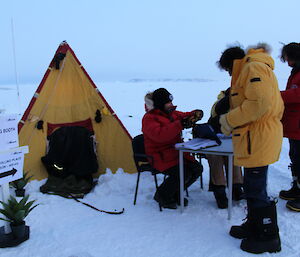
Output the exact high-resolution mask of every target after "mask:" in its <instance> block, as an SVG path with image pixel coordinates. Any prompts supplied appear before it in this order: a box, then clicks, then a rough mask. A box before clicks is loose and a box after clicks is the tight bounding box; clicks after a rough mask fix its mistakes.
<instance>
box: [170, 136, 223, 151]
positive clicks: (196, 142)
mask: <svg viewBox="0 0 300 257" xmlns="http://www.w3.org/2000/svg"><path fill="white" fill-rule="evenodd" d="M217 145H218V144H217V143H216V141H214V140H210V139H204V138H194V139H193V140H190V141H187V142H183V143H177V144H176V145H175V148H181V147H183V148H186V149H192V150H198V149H201V148H207V147H212V146H217Z"/></svg>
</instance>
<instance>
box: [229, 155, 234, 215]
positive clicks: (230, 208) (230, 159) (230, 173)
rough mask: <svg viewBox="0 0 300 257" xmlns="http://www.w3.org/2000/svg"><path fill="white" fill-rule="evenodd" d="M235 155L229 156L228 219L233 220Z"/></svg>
mask: <svg viewBox="0 0 300 257" xmlns="http://www.w3.org/2000/svg"><path fill="white" fill-rule="evenodd" d="M232 165H233V155H229V156H228V219H229V220H230V219H231V210H232V172H233V167H232Z"/></svg>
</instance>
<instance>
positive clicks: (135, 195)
mask: <svg viewBox="0 0 300 257" xmlns="http://www.w3.org/2000/svg"><path fill="white" fill-rule="evenodd" d="M140 175H141V173H140V172H139V171H138V175H137V180H136V187H135V194H134V201H133V205H135V204H136V198H137V193H138V189H139V182H140Z"/></svg>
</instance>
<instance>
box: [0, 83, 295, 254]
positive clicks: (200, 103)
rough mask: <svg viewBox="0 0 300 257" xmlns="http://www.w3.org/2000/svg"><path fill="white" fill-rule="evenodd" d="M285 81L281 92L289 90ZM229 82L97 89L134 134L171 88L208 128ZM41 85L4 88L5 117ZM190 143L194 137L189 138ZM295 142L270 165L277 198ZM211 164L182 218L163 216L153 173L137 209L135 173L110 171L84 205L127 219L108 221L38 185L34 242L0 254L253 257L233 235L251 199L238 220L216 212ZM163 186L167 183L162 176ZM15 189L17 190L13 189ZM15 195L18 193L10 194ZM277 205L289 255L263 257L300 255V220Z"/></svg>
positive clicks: (286, 181) (31, 188)
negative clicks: (147, 102)
mask: <svg viewBox="0 0 300 257" xmlns="http://www.w3.org/2000/svg"><path fill="white" fill-rule="evenodd" d="M284 83H285V82H284V81H280V88H281V89H283V88H284ZM229 84H230V82H229V80H225V81H216V80H206V79H203V80H202V79H192V80H183V79H178V80H168V79H161V80H143V79H134V80H131V81H128V82H105V83H96V85H97V86H98V88H99V90H100V92H101V93H102V94H103V96H104V97H105V98H106V100H107V101H108V103H109V104H110V105H111V107H112V108H113V110H114V111H115V112H116V113H117V115H118V117H119V118H120V120H121V121H122V122H123V123H124V125H125V127H126V128H127V129H128V131H129V133H130V134H131V136H136V135H138V134H140V133H141V119H142V117H143V114H144V102H143V98H144V95H145V94H146V93H147V92H148V91H152V90H154V89H157V88H159V87H165V88H167V89H168V90H169V91H170V92H171V93H172V94H173V96H174V101H173V103H174V104H176V105H177V106H178V110H180V111H190V110H192V109H196V108H197V109H203V110H204V112H205V116H204V118H203V122H206V121H207V119H208V118H209V113H210V107H211V106H212V104H213V103H214V101H215V100H216V97H217V95H218V93H219V91H220V90H222V89H226V88H227V87H228V86H229ZM36 88H37V85H20V97H19V98H18V97H17V91H16V87H15V86H11V85H2V86H0V92H1V94H0V110H1V112H2V113H5V114H6V113H23V112H24V110H25V109H26V107H27V105H28V103H29V101H30V99H31V97H32V96H33V93H34V91H35V89H36ZM183 136H184V138H185V139H188V138H190V137H191V132H190V131H189V130H186V131H184V132H183ZM289 162H290V161H289V158H288V142H287V140H284V142H283V147H282V152H281V156H280V160H279V161H278V162H277V163H275V164H273V165H271V166H270V168H269V176H268V191H269V195H270V196H274V197H277V196H278V193H279V191H280V190H281V189H288V188H289V187H290V182H291V174H290V171H289V170H288V165H289ZM203 165H204V173H203V179H204V189H203V190H202V189H201V188H200V183H199V181H197V182H196V183H195V184H194V185H192V186H191V187H190V190H189V206H188V207H187V208H185V210H184V213H183V214H181V213H180V211H179V209H178V210H167V209H164V210H163V211H162V212H160V211H159V208H158V205H157V203H156V202H155V201H154V200H153V194H154V192H155V185H154V180H153V177H152V176H151V175H150V174H149V173H145V174H142V176H141V181H140V188H139V193H138V199H137V204H136V205H135V206H134V205H133V197H134V190H135V184H136V174H127V173H124V172H123V170H122V169H119V170H118V171H117V172H116V173H115V174H113V173H112V172H111V171H110V170H107V172H106V174H104V175H102V176H100V178H99V182H98V185H97V186H96V187H95V188H94V190H93V191H92V192H91V193H90V194H88V195H87V196H86V197H85V198H84V199H83V201H85V202H87V203H89V204H92V205H94V206H96V207H97V208H99V209H104V210H121V209H122V208H125V212H124V214H121V215H108V214H105V213H100V212H97V211H95V210H93V209H90V208H88V207H86V206H84V205H82V204H80V203H77V202H75V201H74V200H70V199H65V198H62V197H59V196H52V195H43V194H42V193H40V192H39V187H40V186H41V185H42V184H44V183H45V180H43V181H32V182H30V183H29V185H27V192H28V193H29V194H30V198H31V199H36V200H37V202H38V203H39V206H38V207H37V208H36V209H35V210H33V211H32V213H30V214H29V216H28V217H27V218H26V223H27V225H29V226H30V239H29V240H28V241H26V242H24V243H22V244H21V245H19V246H18V247H15V248H5V249H0V256H3V257H45V256H48V257H100V256H103V257H104V256H105V257H119V256H120V257H199V256H204V257H219V256H222V257H227V256H228V257H229V256H231V257H237V256H239V257H240V256H252V254H248V253H246V252H243V251H241V250H240V248H239V245H240V240H238V239H234V238H232V237H230V236H229V235H228V231H229V229H230V226H231V225H237V224H241V223H242V222H243V218H245V214H246V212H245V206H246V203H245V201H241V202H239V203H238V202H235V203H234V206H233V210H232V219H231V220H230V221H229V220H228V219H227V210H220V209H218V208H217V206H216V203H215V200H214V196H213V194H212V193H211V192H208V165H207V162H206V161H205V160H203ZM159 180H160V181H162V177H159ZM11 190H12V189H11ZM11 194H12V195H13V194H14V192H13V190H12V191H11ZM285 203H286V202H285V201H283V200H281V199H278V204H277V211H278V222H279V228H280V236H281V241H282V251H281V252H280V253H277V254H269V253H265V254H262V255H261V256H278V257H280V256H284V257H299V256H300V240H299V233H300V214H299V213H296V212H291V211H289V210H288V209H286V207H285Z"/></svg>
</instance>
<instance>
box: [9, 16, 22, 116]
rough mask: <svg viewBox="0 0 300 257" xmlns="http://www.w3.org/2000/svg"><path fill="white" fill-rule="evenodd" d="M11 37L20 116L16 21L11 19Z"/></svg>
mask: <svg viewBox="0 0 300 257" xmlns="http://www.w3.org/2000/svg"><path fill="white" fill-rule="evenodd" d="M11 36H12V49H13V59H14V68H15V82H16V87H17V95H18V103H19V114H21V101H20V90H19V81H18V72H17V58H16V47H15V34H14V20H13V18H11Z"/></svg>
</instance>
